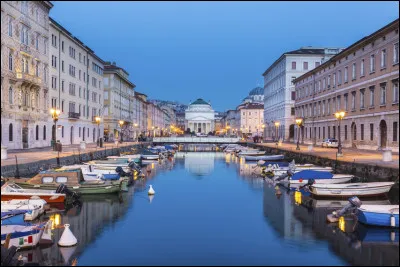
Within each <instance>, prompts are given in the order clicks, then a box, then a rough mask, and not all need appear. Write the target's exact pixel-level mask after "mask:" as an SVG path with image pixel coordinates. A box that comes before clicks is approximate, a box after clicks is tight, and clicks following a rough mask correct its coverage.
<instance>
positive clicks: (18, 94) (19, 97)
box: [1, 1, 53, 149]
mask: <svg viewBox="0 0 400 267" xmlns="http://www.w3.org/2000/svg"><path fill="white" fill-rule="evenodd" d="M52 7H53V4H52V3H50V1H2V2H1V142H2V144H3V145H5V146H6V147H8V149H23V148H34V147H45V146H50V140H51V135H50V134H51V129H50V128H49V123H50V121H51V117H50V114H49V88H48V80H49V11H50V9H51V8H52Z"/></svg>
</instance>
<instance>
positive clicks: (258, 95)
mask: <svg viewBox="0 0 400 267" xmlns="http://www.w3.org/2000/svg"><path fill="white" fill-rule="evenodd" d="M245 103H260V104H264V89H263V88H261V87H256V88H254V89H252V90H251V91H250V93H249V95H248V96H246V97H245V98H244V99H243V100H242V104H245Z"/></svg>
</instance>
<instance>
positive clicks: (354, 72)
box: [351, 63, 357, 80]
mask: <svg viewBox="0 0 400 267" xmlns="http://www.w3.org/2000/svg"><path fill="white" fill-rule="evenodd" d="M356 71H357V65H356V63H353V67H352V72H351V78H352V79H353V80H355V79H356Z"/></svg>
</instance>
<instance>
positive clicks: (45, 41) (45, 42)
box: [43, 39, 47, 55]
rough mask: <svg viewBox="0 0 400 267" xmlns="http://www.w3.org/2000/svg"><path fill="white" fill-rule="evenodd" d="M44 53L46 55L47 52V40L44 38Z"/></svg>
mask: <svg viewBox="0 0 400 267" xmlns="http://www.w3.org/2000/svg"><path fill="white" fill-rule="evenodd" d="M43 53H44V54H45V55H46V54H47V40H46V39H43Z"/></svg>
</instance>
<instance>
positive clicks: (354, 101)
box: [351, 91, 356, 110]
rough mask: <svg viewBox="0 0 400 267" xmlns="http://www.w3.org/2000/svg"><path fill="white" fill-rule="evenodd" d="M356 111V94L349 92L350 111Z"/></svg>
mask: <svg viewBox="0 0 400 267" xmlns="http://www.w3.org/2000/svg"><path fill="white" fill-rule="evenodd" d="M355 109H356V92H355V91H354V92H351V110H355Z"/></svg>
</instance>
